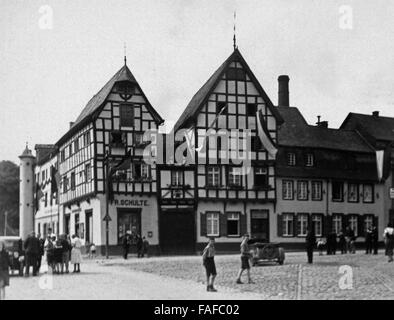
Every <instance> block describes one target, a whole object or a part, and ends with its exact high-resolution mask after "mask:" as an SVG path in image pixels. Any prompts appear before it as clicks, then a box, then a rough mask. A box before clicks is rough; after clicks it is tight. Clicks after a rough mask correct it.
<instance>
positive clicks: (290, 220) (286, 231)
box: [281, 213, 295, 237]
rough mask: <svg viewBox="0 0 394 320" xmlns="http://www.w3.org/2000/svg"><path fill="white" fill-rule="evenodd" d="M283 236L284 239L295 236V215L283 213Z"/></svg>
mask: <svg viewBox="0 0 394 320" xmlns="http://www.w3.org/2000/svg"><path fill="white" fill-rule="evenodd" d="M281 220H282V225H281V230H282V235H283V236H284V237H293V236H294V234H295V233H294V213H283V215H282V219H281Z"/></svg>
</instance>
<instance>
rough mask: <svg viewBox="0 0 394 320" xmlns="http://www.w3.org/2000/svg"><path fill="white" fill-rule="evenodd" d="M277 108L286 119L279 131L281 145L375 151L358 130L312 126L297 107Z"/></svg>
mask: <svg viewBox="0 0 394 320" xmlns="http://www.w3.org/2000/svg"><path fill="white" fill-rule="evenodd" d="M277 109H278V111H279V113H280V114H281V115H282V117H283V119H284V123H283V124H282V126H281V127H280V129H279V131H278V134H279V137H278V142H279V145H281V146H294V147H306V148H324V149H333V150H343V151H354V152H373V149H372V147H371V146H370V145H369V144H368V143H367V142H366V141H365V140H364V139H363V138H362V137H361V136H360V134H359V133H357V132H356V131H352V130H344V129H329V128H325V127H319V126H311V125H308V124H307V122H306V121H305V119H304V117H303V116H302V114H301V113H300V111H299V110H298V109H297V108H295V107H278V108H277Z"/></svg>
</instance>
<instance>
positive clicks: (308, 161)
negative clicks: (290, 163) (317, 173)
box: [305, 153, 315, 167]
mask: <svg viewBox="0 0 394 320" xmlns="http://www.w3.org/2000/svg"><path fill="white" fill-rule="evenodd" d="M314 165H315V158H314V156H313V154H312V153H307V154H306V155H305V166H307V167H313V166H314Z"/></svg>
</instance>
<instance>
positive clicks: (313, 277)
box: [7, 251, 394, 300]
mask: <svg viewBox="0 0 394 320" xmlns="http://www.w3.org/2000/svg"><path fill="white" fill-rule="evenodd" d="M305 260H306V254H305V253H303V252H302V253H287V255H286V260H285V264H284V265H283V266H279V265H277V264H275V263H266V264H263V265H261V266H257V267H254V268H252V277H253V280H254V282H255V284H242V285H237V284H235V277H236V274H237V271H238V268H239V256H238V255H223V256H217V257H216V266H217V271H218V276H217V280H216V284H217V288H218V290H219V291H218V292H217V293H209V292H206V291H205V286H204V284H203V282H204V281H205V274H204V269H203V267H202V265H201V257H199V256H187V257H151V258H144V259H137V258H135V257H130V258H129V259H128V260H127V261H125V260H123V259H121V258H119V257H112V258H111V259H110V260H104V259H96V260H85V261H84V264H83V265H82V273H80V274H68V275H54V276H53V277H52V278H47V275H46V273H44V272H45V271H46V270H43V273H42V274H41V275H40V277H34V278H33V277H30V278H19V277H12V278H11V286H10V287H8V288H7V299H153V300H155V299H196V300H200V299H215V300H221V299H224V300H225V299H235V300H238V299H292V300H296V299H394V281H393V280H392V279H394V264H392V263H387V259H386V257H385V256H384V255H383V251H380V253H379V255H377V256H373V255H365V254H364V253H363V252H361V251H359V252H358V253H356V254H354V255H350V254H347V255H335V256H326V255H323V256H319V255H318V254H317V253H315V259H314V264H313V265H308V264H307V263H305ZM341 266H349V267H350V268H349V267H342V268H345V269H346V268H347V269H346V270H347V271H346V272H347V275H348V276H350V278H347V280H346V281H347V282H346V284H347V288H348V289H341V287H340V282H341V277H343V273H340V268H341ZM244 277H246V276H244ZM349 279H350V282H349ZM244 280H245V281H246V278H244Z"/></svg>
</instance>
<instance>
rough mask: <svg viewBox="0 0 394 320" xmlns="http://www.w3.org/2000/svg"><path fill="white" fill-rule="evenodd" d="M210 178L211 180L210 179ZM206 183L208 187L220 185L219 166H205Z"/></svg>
mask: <svg viewBox="0 0 394 320" xmlns="http://www.w3.org/2000/svg"><path fill="white" fill-rule="evenodd" d="M210 178H211V181H210ZM207 185H208V186H209V187H218V186H220V167H218V166H208V168H207Z"/></svg>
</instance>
